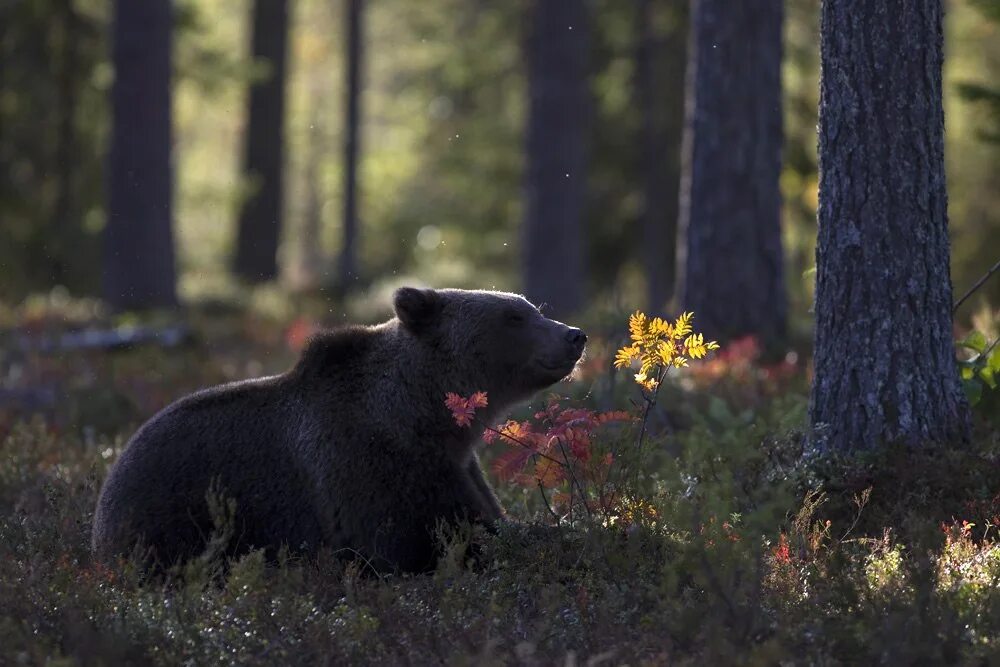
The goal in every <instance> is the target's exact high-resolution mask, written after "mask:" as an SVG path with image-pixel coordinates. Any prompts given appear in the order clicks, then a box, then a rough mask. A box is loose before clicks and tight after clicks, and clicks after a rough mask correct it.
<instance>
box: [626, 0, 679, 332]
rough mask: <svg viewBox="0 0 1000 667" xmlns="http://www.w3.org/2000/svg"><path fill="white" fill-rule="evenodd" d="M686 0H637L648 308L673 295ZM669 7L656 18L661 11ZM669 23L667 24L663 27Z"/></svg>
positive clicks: (661, 306)
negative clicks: (666, 16) (661, 0)
mask: <svg viewBox="0 0 1000 667" xmlns="http://www.w3.org/2000/svg"><path fill="white" fill-rule="evenodd" d="M658 5H661V6H658ZM686 7H687V3H686V2H682V1H679V0H671V1H670V2H666V3H658V2H656V0H638V1H637V7H636V9H637V11H636V28H637V37H638V39H637V44H636V54H635V66H636V77H635V86H636V98H637V101H638V103H639V108H640V109H641V113H642V130H641V133H640V152H641V165H642V176H643V207H642V214H641V224H642V241H643V249H642V251H643V263H644V265H645V269H646V280H647V290H646V291H647V301H648V308H649V311H650V312H659V311H662V310H663V309H664V307H665V306H666V303H667V301H669V300H670V298H671V297H672V296H673V291H674V274H675V273H676V270H677V269H676V263H675V257H676V253H677V213H678V197H679V189H680V169H681V167H680V163H681V159H680V144H681V136H682V134H683V127H684V66H685V62H686V60H687V55H686V52H687V20H686V19H687V11H686ZM663 12H669V13H670V16H669V17H668V19H661V20H658V19H659V17H658V16H657V14H658V13H663ZM664 24H666V27H665V28H663V29H658V27H659V26H663V25H664Z"/></svg>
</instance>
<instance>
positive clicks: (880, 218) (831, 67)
mask: <svg viewBox="0 0 1000 667" xmlns="http://www.w3.org/2000/svg"><path fill="white" fill-rule="evenodd" d="M821 30H822V36H821V59H822V82H821V84H820V120H819V147H820V174H821V179H820V200H819V240H818V245H817V248H816V356H815V381H814V384H813V395H812V421H813V424H814V425H815V426H817V427H819V426H821V425H823V426H825V433H824V439H825V443H826V446H827V447H828V448H829V449H831V450H836V451H848V450H855V449H864V448H871V447H877V446H878V445H879V444H880V443H889V442H902V443H904V444H906V445H909V446H918V445H921V444H924V443H928V442H957V441H962V440H965V439H967V437H968V435H969V424H968V406H967V403H966V400H965V397H964V396H963V394H962V391H961V388H960V384H959V377H958V372H957V369H956V364H955V350H954V346H953V342H952V330H951V323H952V322H951V298H952V295H951V279H950V277H949V263H948V262H949V259H948V252H949V248H948V245H949V243H948V219H947V201H946V196H947V195H946V192H945V175H944V112H943V109H942V100H941V64H942V41H943V38H942V26H941V0H887V1H886V2H871V3H855V2H846V1H845V0H824V2H823V8H822V29H821Z"/></svg>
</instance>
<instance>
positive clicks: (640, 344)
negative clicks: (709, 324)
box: [615, 311, 719, 392]
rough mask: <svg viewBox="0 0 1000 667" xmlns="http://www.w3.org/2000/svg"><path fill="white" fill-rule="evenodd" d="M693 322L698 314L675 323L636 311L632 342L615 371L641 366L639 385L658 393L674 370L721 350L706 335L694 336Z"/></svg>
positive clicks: (618, 357) (684, 315)
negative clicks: (692, 360)
mask: <svg viewBox="0 0 1000 667" xmlns="http://www.w3.org/2000/svg"><path fill="white" fill-rule="evenodd" d="M693 319H694V313H681V315H680V317H678V318H677V319H676V320H675V321H674V322H673V323H671V322H668V321H667V320H664V319H662V318H659V317H654V318H653V319H649V318H648V317H647V316H646V314H645V313H643V312H641V311H636V312H635V313H633V314H632V315H631V316H630V317H629V319H628V330H629V336H630V338H631V342H630V343H629V344H628V345H626V346H625V347H623V348H621V349H620V350H618V352H617V353H616V354H615V368H627V367H629V366H633V365H635V364H638V365H639V372H638V373H636V374H635V376H634V377H635V382H636V384H638V385H639V386H641V387H642V388H644V389H645V390H646V391H649V392H652V391H654V390H655V389H656V388H657V387H658V386H659V384H660V382H662V380H663V377H664V375H666V373H667V371H668V370H669V369H670V368H684V367H685V366H687V365H688V361H689V360H690V359H703V358H704V357H705V356H706V355H708V353H709V352H712V351H714V350H718V349H719V344H718V343H716V342H715V341H709V342H707V343H706V342H705V338H704V336H703V335H702V334H696V333H693V330H692V326H691V323H692V320H693Z"/></svg>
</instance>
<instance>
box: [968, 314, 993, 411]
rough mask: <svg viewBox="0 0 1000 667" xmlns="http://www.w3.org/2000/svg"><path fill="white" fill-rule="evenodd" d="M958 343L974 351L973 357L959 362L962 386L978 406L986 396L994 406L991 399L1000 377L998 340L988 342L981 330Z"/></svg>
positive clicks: (970, 400) (988, 401) (971, 400)
mask: <svg viewBox="0 0 1000 667" xmlns="http://www.w3.org/2000/svg"><path fill="white" fill-rule="evenodd" d="M958 345H960V346H961V347H964V348H966V349H967V350H971V351H972V352H973V354H972V356H971V357H969V358H967V359H962V360H960V361H959V362H958V366H959V371H960V372H961V374H962V388H963V389H964V390H965V394H966V396H967V397H968V398H969V402H970V403H971V404H972V405H973V406H977V405H978V404H979V403H980V402H981V401H983V400H984V398H985V401H986V402H987V403H989V404H991V407H993V406H992V403H994V402H995V400H991V399H992V398H993V394H994V393H997V380H998V379H1000V347H997V341H994V342H993V343H988V342H987V340H986V336H985V335H984V334H983V333H982V332H981V331H972V332H971V333H969V335H968V336H966V337H965V338H963V339H962V340H961V341H959V342H958ZM984 394H985V397H984ZM986 414H990V413H986ZM992 414H994V415H995V414H996V412H995V411H993V412H992Z"/></svg>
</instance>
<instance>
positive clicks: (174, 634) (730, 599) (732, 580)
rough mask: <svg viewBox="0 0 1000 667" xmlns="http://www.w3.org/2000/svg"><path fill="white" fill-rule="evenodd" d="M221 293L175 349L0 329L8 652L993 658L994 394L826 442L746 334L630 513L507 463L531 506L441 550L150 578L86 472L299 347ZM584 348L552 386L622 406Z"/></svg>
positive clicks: (672, 412)
mask: <svg viewBox="0 0 1000 667" xmlns="http://www.w3.org/2000/svg"><path fill="white" fill-rule="evenodd" d="M227 318H228V319H226V318H222V319H220V318H219V317H214V318H211V319H209V318H203V319H197V318H196V319H195V320H194V321H193V325H194V327H195V329H196V331H197V332H198V334H199V336H198V342H197V343H194V344H190V345H188V346H185V347H181V348H177V349H169V350H158V349H155V348H143V349H136V350H128V351H120V352H114V353H109V352H93V353H75V354H61V355H56V356H51V355H49V356H46V355H38V354H36V353H31V352H26V351H24V350H23V349H20V348H18V346H17V345H16V344H15V342H14V338H7V339H5V340H4V342H3V346H2V347H0V349H2V355H3V356H2V357H0V371H2V372H3V374H4V376H3V380H2V382H3V383H2V385H0V387H3V389H4V390H5V391H6V392H7V395H9V396H16V397H17V400H12V401H8V402H7V403H6V404H5V406H4V407H2V408H0V439H2V444H0V450H2V451H0V664H71V665H73V664H81V665H89V664H95V665H96V664H108V665H115V664H142V665H147V664H152V665H159V664H162V665H174V664H197V665H209V664H241V665H242V664H344V663H349V664H438V663H447V664H473V663H474V664H504V665H506V664H552V663H560V664H561V663H566V664H576V663H583V662H590V663H593V664H601V663H613V664H678V663H679V664H733V663H736V664H775V663H785V664H801V663H823V664H841V663H847V664H854V663H875V662H879V663H891V664H912V663H924V664H944V663H947V664H956V663H965V664H981V663H983V662H988V661H990V660H995V659H997V658H998V657H1000V644H998V641H1000V588H998V586H997V584H998V583H1000V542H998V541H997V539H996V538H997V531H998V530H1000V461H998V458H997V453H998V452H1000V434H998V431H997V430H996V428H995V427H991V426H989V425H988V423H987V422H986V421H985V420H983V419H980V420H979V421H977V430H976V436H975V439H974V441H973V443H971V445H968V446H963V447H961V448H955V449H927V450H923V451H918V452H912V451H899V450H894V449H892V448H890V449H887V450H884V451H881V452H879V453H877V454H871V455H867V456H865V457H859V458H853V459H843V460H841V459H836V458H830V457H826V458H822V457H817V456H816V455H815V454H814V453H812V452H811V450H810V446H809V438H808V434H807V433H805V432H804V431H803V430H802V427H803V425H804V424H805V406H806V399H805V380H804V372H803V370H802V368H801V364H799V365H798V366H797V368H786V369H785V370H784V371H781V372H778V371H777V370H775V368H774V367H761V366H760V365H759V364H758V362H757V360H756V358H755V357H753V355H752V354H744V355H743V356H739V355H736V356H730V357H728V358H723V359H722V360H721V361H720V362H719V363H718V364H716V365H715V366H711V367H709V366H706V369H707V370H705V371H704V372H703V373H702V374H701V375H698V374H696V373H692V374H690V375H687V376H684V377H683V379H682V380H681V381H680V382H678V383H675V384H671V385H668V386H666V387H665V388H664V393H663V395H662V397H661V405H662V406H664V407H663V409H662V410H661V411H660V412H659V413H658V414H657V415H656V418H655V419H654V420H653V421H652V422H651V423H652V424H653V435H652V437H651V439H650V440H649V445H650V447H649V455H648V457H647V458H646V459H645V466H644V468H643V471H642V473H641V474H640V475H638V476H637V477H636V479H635V481H634V484H635V486H634V489H633V490H634V491H635V493H636V494H637V496H641V498H642V499H643V500H644V501H645V502H647V503H648V504H649V506H650V507H651V508H653V509H652V511H649V512H643V513H637V514H636V515H635V516H634V517H633V519H632V520H631V521H619V522H617V523H615V524H614V525H610V526H608V525H604V524H605V523H606V522H603V521H601V520H600V519H599V518H591V517H588V516H586V515H581V514H579V513H578V514H577V515H575V517H574V520H573V521H572V522H567V521H562V522H560V524H559V525H553V524H554V520H553V519H552V518H551V516H550V515H549V514H548V512H547V511H546V510H545V508H544V506H543V505H542V504H541V502H540V499H539V498H538V495H537V493H535V492H534V491H532V490H530V489H522V488H519V487H515V486H509V485H502V486H501V487H500V489H499V491H500V494H501V497H502V500H503V501H504V503H505V505H506V506H507V507H508V508H509V509H510V510H511V512H512V513H513V514H514V518H516V519H517V523H514V524H512V525H510V526H506V527H504V528H503V529H502V530H501V531H500V532H499V533H498V534H496V535H488V534H482V533H480V532H478V531H472V530H464V531H458V532H457V533H455V534H452V535H451V536H449V537H447V538H445V553H446V556H445V558H443V559H442V562H441V564H440V566H439V568H438V569H437V571H435V572H434V573H432V574H429V575H423V576H405V577H386V578H376V577H372V576H370V575H367V574H366V573H365V572H364V570H363V568H362V567H360V566H359V565H357V564H352V563H345V562H343V561H340V560H337V559H335V558H333V557H332V556H330V555H329V554H324V555H321V556H320V557H319V558H317V559H316V560H314V561H310V562H300V561H297V560H294V559H286V560H285V561H284V562H283V563H282V564H281V565H280V566H270V565H266V564H265V563H264V562H263V558H262V555H261V554H259V553H253V554H250V555H248V556H246V557H244V558H242V559H240V560H239V561H238V562H235V563H231V564H230V567H229V569H228V573H227V574H226V575H225V577H224V578H223V579H221V580H220V579H218V578H213V577H212V572H211V568H210V567H207V566H206V567H198V566H193V567H191V568H188V570H187V571H186V572H185V573H183V575H182V576H179V577H177V578H176V579H174V580H173V581H172V582H170V583H169V585H164V584H145V585H143V584H141V582H140V580H139V578H138V576H137V574H136V572H135V570H134V568H133V567H132V566H131V564H130V563H129V562H128V561H122V562H120V563H118V564H115V565H114V566H111V567H106V566H102V565H99V564H96V563H95V562H93V561H92V559H91V556H90V553H89V548H88V543H89V531H90V523H91V519H92V512H93V507H94V504H95V500H96V494H97V491H98V489H99V486H100V483H101V480H102V479H103V478H104V476H105V474H106V472H107V468H108V466H109V464H110V463H111V462H112V461H113V460H114V458H115V456H116V455H117V454H118V452H119V451H120V449H121V446H122V444H123V443H124V441H125V440H126V439H127V437H128V436H129V435H130V434H131V432H132V431H133V430H134V428H135V427H136V426H137V425H138V424H139V423H141V421H142V420H143V419H144V418H146V417H148V415H150V414H152V412H153V411H155V410H156V409H157V408H158V407H159V406H161V405H163V404H164V403H166V402H169V401H170V400H172V399H174V398H176V397H178V396H180V395H182V394H184V393H186V392H187V391H190V390H192V389H194V388H196V387H199V386H203V385H205V384H211V383H215V382H220V381H224V380H227V379H232V378H236V377H241V376H246V375H250V374H255V373H267V372H274V371H278V370H281V369H282V368H283V367H285V366H286V365H287V364H288V363H289V362H290V360H291V359H292V358H293V357H294V354H293V352H292V351H290V350H289V349H288V348H287V346H286V345H285V342H284V336H283V332H284V326H283V325H282V324H281V323H280V322H276V321H271V320H267V319H264V320H261V319H259V318H257V319H253V318H252V316H249V315H245V314H230V315H228V316H227ZM32 326H34V327H35V330H37V329H38V328H41V329H45V328H47V327H50V326H51V322H50V321H49V320H48V319H46V317H44V316H43V317H40V318H39V319H38V321H37V322H35V324H33V325H32ZM593 350H594V352H593V355H592V358H593V359H594V361H593V363H592V364H591V366H592V368H589V370H587V371H586V372H585V374H584V377H583V378H582V379H581V380H579V381H578V382H577V383H575V384H574V385H569V386H565V387H561V388H563V389H566V390H567V391H568V392H569V393H575V394H577V395H578V396H577V399H576V400H577V401H578V404H579V405H586V406H589V407H593V408H595V409H602V410H603V409H608V408H609V407H612V406H613V405H617V406H618V407H625V406H627V404H628V396H629V395H630V394H629V392H630V391H632V389H631V388H630V387H629V386H628V384H627V383H624V382H617V383H616V382H614V381H609V379H608V377H607V376H606V372H607V371H606V370H604V368H606V366H604V367H602V366H601V364H602V361H601V352H600V350H601V345H600V344H595V345H594V346H593ZM786 371H787V372H786ZM588 373H589V375H588ZM49 389H51V390H52V391H51V392H49V391H48V390H49ZM32 391H34V392H35V393H32ZM49 396H55V398H54V399H52V400H49V399H48V398H46V397H49ZM493 453H494V452H493V451H492V450H488V451H487V458H489V457H490V456H492V455H493ZM470 554H472V556H471V557H470Z"/></svg>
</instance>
